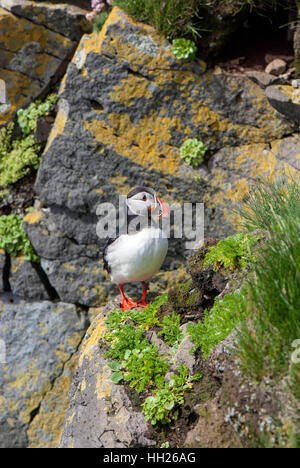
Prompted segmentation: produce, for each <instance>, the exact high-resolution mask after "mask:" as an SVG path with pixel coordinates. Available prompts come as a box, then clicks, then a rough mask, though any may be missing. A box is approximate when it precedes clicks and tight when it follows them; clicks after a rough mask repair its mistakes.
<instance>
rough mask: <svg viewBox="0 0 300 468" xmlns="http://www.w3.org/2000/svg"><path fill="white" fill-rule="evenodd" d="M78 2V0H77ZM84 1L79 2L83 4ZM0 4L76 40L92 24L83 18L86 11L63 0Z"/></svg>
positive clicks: (5, 1) (12, 0) (9, 0)
mask: <svg viewBox="0 0 300 468" xmlns="http://www.w3.org/2000/svg"><path fill="white" fill-rule="evenodd" d="M78 3H80V2H78ZM83 3H84V2H81V5H83ZM1 6H2V7H3V8H5V9H7V10H9V11H11V12H12V13H14V14H15V15H17V16H20V17H23V18H27V19H28V20H30V21H32V22H33V23H35V24H39V25H42V26H46V27H47V28H48V29H50V30H52V31H55V32H58V33H60V34H62V35H63V36H66V37H68V38H69V39H71V40H72V41H78V40H79V39H80V37H81V36H82V34H83V33H87V32H91V31H92V24H91V23H90V22H89V21H87V20H86V19H85V15H86V13H87V12H88V10H87V9H85V6H83V8H80V7H79V6H76V5H70V4H69V3H64V2H59V1H57V2H53V3H52V4H51V3H50V2H47V3H46V4H45V3H43V2H35V1H31V0H1Z"/></svg>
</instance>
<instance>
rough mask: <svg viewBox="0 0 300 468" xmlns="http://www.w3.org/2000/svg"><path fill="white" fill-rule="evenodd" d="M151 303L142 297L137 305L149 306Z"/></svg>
mask: <svg viewBox="0 0 300 468" xmlns="http://www.w3.org/2000/svg"><path fill="white" fill-rule="evenodd" d="M148 305H149V302H147V301H146V300H145V299H141V300H140V301H138V303H137V306H138V307H148Z"/></svg>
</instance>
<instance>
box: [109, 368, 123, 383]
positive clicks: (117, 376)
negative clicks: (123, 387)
mask: <svg viewBox="0 0 300 468" xmlns="http://www.w3.org/2000/svg"><path fill="white" fill-rule="evenodd" d="M110 380H111V381H112V383H114V384H118V383H119V382H121V380H123V372H120V371H118V372H114V373H113V374H112V375H111V378H110Z"/></svg>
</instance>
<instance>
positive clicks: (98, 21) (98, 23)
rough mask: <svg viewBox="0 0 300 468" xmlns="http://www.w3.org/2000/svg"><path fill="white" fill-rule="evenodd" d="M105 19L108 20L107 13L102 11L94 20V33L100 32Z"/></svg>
mask: <svg viewBox="0 0 300 468" xmlns="http://www.w3.org/2000/svg"><path fill="white" fill-rule="evenodd" d="M107 18H108V12H107V11H102V12H101V13H99V15H97V16H96V18H95V19H94V26H93V29H94V31H97V32H100V31H101V29H102V28H103V25H104V23H105V21H106V20H107Z"/></svg>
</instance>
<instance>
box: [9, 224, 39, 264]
mask: <svg viewBox="0 0 300 468" xmlns="http://www.w3.org/2000/svg"><path fill="white" fill-rule="evenodd" d="M0 248H1V249H4V250H5V252H7V253H8V254H10V255H12V256H16V255H18V253H19V252H23V253H24V256H25V258H26V260H28V261H31V262H37V261H39V257H38V256H37V255H36V254H35V253H34V250H33V248H32V245H31V243H30V240H29V238H28V236H27V234H26V232H25V231H24V229H23V226H22V218H21V216H19V215H7V216H6V215H4V216H0Z"/></svg>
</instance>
